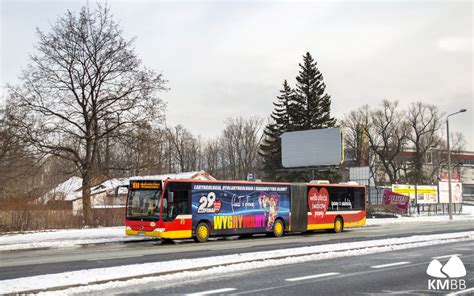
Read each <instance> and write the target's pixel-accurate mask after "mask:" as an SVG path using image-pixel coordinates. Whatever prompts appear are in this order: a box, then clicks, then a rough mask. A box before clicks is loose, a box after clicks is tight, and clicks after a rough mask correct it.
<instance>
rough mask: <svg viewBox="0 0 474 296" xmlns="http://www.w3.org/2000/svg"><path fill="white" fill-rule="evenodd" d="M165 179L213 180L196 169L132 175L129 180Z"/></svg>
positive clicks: (207, 174) (205, 173)
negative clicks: (172, 172) (195, 170)
mask: <svg viewBox="0 0 474 296" xmlns="http://www.w3.org/2000/svg"><path fill="white" fill-rule="evenodd" d="M166 179H177V180H188V179H189V180H215V178H214V177H213V176H211V175H210V174H209V173H208V172H205V171H197V172H183V173H177V174H164V175H152V176H134V177H131V178H130V180H131V181H134V180H166Z"/></svg>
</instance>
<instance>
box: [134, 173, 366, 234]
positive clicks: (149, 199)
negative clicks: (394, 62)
mask: <svg viewBox="0 0 474 296" xmlns="http://www.w3.org/2000/svg"><path fill="white" fill-rule="evenodd" d="M125 224H126V234H128V235H143V236H150V237H157V238H161V239H164V240H166V239H185V238H194V239H195V240H196V241H198V242H205V241H207V239H208V238H209V237H210V236H229V235H232V236H234V235H243V236H245V235H247V236H249V235H252V234H262V233H266V234H270V235H273V236H276V237H280V236H282V235H283V234H285V233H294V232H305V231H311V230H319V229H330V230H333V231H334V232H341V231H343V229H344V228H349V227H360V226H363V225H365V187H364V186H359V185H343V184H316V183H314V184H313V183H265V182H240V181H198V180H172V179H167V180H158V179H155V180H154V179H152V178H150V179H147V178H143V177H141V178H132V179H131V180H130V186H129V193H128V200H127V209H126V220H125Z"/></svg>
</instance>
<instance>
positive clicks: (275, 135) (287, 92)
mask: <svg viewBox="0 0 474 296" xmlns="http://www.w3.org/2000/svg"><path fill="white" fill-rule="evenodd" d="M294 100H295V91H294V90H293V89H292V88H291V87H290V85H289V84H288V82H287V81H286V80H285V81H284V82H283V88H282V89H281V90H280V95H279V96H277V101H276V102H274V103H273V105H274V110H273V112H272V114H271V118H272V122H270V123H269V124H268V125H267V126H266V128H265V130H264V138H263V141H262V144H260V150H259V155H260V156H261V157H262V158H263V171H264V174H265V178H266V179H270V180H278V179H280V177H281V176H279V174H278V171H279V170H281V169H282V165H281V138H280V136H281V134H282V133H284V132H286V131H292V130H294V121H295V119H294V118H292V112H291V110H292V108H293V106H294Z"/></svg>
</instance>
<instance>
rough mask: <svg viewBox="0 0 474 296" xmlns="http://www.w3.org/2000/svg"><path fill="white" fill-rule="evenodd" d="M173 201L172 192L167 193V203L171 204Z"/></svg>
mask: <svg viewBox="0 0 474 296" xmlns="http://www.w3.org/2000/svg"><path fill="white" fill-rule="evenodd" d="M173 200H174V192H171V191H169V192H168V202H169V203H173Z"/></svg>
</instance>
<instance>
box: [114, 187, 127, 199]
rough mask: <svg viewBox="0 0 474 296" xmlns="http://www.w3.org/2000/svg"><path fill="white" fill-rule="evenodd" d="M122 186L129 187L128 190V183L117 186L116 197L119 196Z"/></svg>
mask: <svg viewBox="0 0 474 296" xmlns="http://www.w3.org/2000/svg"><path fill="white" fill-rule="evenodd" d="M120 188H127V190H128V185H120V186H117V187H115V198H117V197H118V196H119V191H120Z"/></svg>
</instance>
